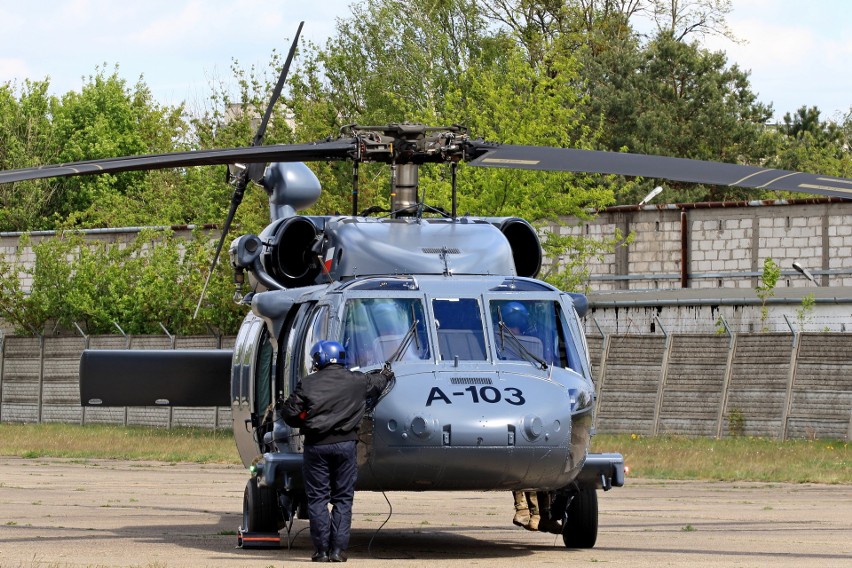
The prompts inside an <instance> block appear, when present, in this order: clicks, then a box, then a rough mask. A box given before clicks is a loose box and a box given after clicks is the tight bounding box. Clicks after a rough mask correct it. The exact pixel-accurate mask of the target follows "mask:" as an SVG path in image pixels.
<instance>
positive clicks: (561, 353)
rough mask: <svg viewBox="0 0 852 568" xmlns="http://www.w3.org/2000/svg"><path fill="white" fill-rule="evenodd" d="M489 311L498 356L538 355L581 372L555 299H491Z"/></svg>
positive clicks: (573, 346)
mask: <svg viewBox="0 0 852 568" xmlns="http://www.w3.org/2000/svg"><path fill="white" fill-rule="evenodd" d="M490 312H491V324H492V326H493V329H494V344H495V347H496V352H497V358H498V359H501V360H530V359H533V360H535V359H541V360H543V361H544V362H546V363H547V364H548V365H556V366H558V367H563V368H569V369H572V370H574V371H576V372H578V373H580V374H583V366H582V362H581V359H580V355H579V353H578V351H577V347H576V344H575V342H574V341H573V338H572V335H571V328H570V327H569V325H568V320H567V319H566V316H565V312H564V311H563V310H562V306H561V304H560V303H559V302H556V301H552V300H525V299H516V298H512V299H505V300H504V299H500V300H492V301H491V302H490ZM501 323H502V325H501ZM512 336H513V337H512Z"/></svg>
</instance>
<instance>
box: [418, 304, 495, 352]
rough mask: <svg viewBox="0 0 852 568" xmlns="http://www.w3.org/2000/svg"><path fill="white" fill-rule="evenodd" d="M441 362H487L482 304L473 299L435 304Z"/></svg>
mask: <svg viewBox="0 0 852 568" xmlns="http://www.w3.org/2000/svg"><path fill="white" fill-rule="evenodd" d="M432 311H433V312H434V314H435V325H436V326H437V327H438V352H439V353H440V355H441V359H442V360H446V361H451V360H453V359H455V358H456V357H458V358H459V360H460V361H484V360H485V359H486V358H487V355H486V350H485V333H484V332H483V326H482V316H481V312H480V310H479V302H478V301H477V300H476V299H474V298H449V299H435V300H432Z"/></svg>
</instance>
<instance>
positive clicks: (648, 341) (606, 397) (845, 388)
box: [0, 333, 852, 439]
mask: <svg viewBox="0 0 852 568" xmlns="http://www.w3.org/2000/svg"><path fill="white" fill-rule="evenodd" d="M587 339H588V342H589V348H590V349H591V354H592V362H593V371H594V375H595V377H596V384H597V390H598V413H597V429H598V432H602V433H635V434H644V435H653V434H683V435H697V436H728V435H731V434H743V435H754V436H768V437H773V438H782V439H783V438H788V437H789V438H837V439H848V438H850V437H852V334H845V333H803V334H798V335H795V336H793V335H791V334H781V333H735V334H732V335H718V334H669V335H667V336H664V335H639V334H612V335H606V336H601V335H590V336H589V337H588V338H587ZM233 341H234V338H232V337H225V338H216V337H212V336H204V337H170V336H134V337H122V336H116V335H108V336H91V337H88V338H85V339H84V338H78V337H44V338H40V337H18V336H8V337H5V338H0V342H2V346H0V422H75V423H81V424H94V423H114V424H128V425H146V426H161V427H171V426H198V427H205V428H229V427H231V415H230V409H229V408H227V407H221V408H179V407H175V408H161V407H141V408H137V407H133V408H85V409H84V408H82V407H80V394H79V388H78V382H79V377H78V372H79V360H80V353H81V352H82V350H83V349H84V348H86V347H88V348H90V349H217V348H222V349H230V348H231V347H232V346H233Z"/></svg>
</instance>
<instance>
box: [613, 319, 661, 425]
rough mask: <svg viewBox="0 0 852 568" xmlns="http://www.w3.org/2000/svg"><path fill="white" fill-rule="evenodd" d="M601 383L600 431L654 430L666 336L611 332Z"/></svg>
mask: <svg viewBox="0 0 852 568" xmlns="http://www.w3.org/2000/svg"><path fill="white" fill-rule="evenodd" d="M607 341H608V342H609V345H608V347H607V357H606V362H605V367H604V373H603V376H602V377H601V380H600V381H599V384H598V390H599V395H598V410H597V429H598V432H608V433H635V434H652V433H653V429H654V414H655V407H656V404H657V394H658V392H659V385H660V378H661V375H662V368H663V359H664V355H665V351H666V338H665V337H663V336H649V335H610V336H609V337H608V338H607Z"/></svg>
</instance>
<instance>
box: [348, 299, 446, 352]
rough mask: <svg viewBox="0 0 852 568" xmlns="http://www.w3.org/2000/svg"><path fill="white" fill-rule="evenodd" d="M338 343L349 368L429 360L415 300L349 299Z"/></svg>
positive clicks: (421, 316)
mask: <svg viewBox="0 0 852 568" xmlns="http://www.w3.org/2000/svg"><path fill="white" fill-rule="evenodd" d="M341 343H342V345H343V348H344V349H345V350H346V363H347V365H349V367H350V368H352V367H367V366H371V365H381V364H382V363H384V362H385V361H392V360H394V359H395V360H397V361H417V360H423V359H430V358H431V356H432V355H431V351H430V349H429V341H428V336H427V333H426V318H425V316H424V311H423V304H422V302H421V301H420V300H419V299H417V298H353V299H350V300H349V301H348V302H346V308H345V310H344V314H343V339H342V341H341Z"/></svg>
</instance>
